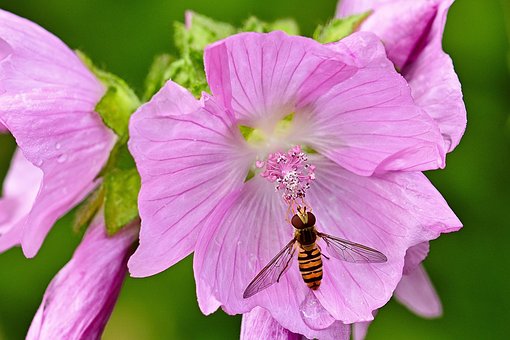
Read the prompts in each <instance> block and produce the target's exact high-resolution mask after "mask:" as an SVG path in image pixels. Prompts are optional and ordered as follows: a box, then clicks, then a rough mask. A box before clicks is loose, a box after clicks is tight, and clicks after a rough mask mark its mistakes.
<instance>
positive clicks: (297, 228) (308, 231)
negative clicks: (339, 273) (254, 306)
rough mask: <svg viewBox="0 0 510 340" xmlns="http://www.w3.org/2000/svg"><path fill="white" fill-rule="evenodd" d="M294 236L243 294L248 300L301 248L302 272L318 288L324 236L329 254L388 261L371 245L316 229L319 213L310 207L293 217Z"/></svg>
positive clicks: (364, 260)
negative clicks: (318, 241) (320, 245)
mask: <svg viewBox="0 0 510 340" xmlns="http://www.w3.org/2000/svg"><path fill="white" fill-rule="evenodd" d="M290 222H291V224H292V226H293V227H294V238H293V239H292V240H290V242H289V243H288V244H287V245H286V246H285V247H284V248H283V249H282V250H281V251H280V252H279V253H278V254H277V255H276V256H275V257H274V258H273V259H272V260H271V261H270V262H269V263H268V264H267V265H266V266H265V267H264V268H263V269H262V270H261V271H260V273H259V274H258V275H257V276H255V278H254V279H253V280H252V281H251V282H250V284H249V285H248V287H247V288H246V290H245V291H244V294H243V297H244V298H245V299H247V298H249V297H251V296H253V295H255V294H257V293H258V292H260V291H262V290H264V289H266V288H268V287H270V286H271V285H273V284H274V283H276V282H279V281H280V278H281V277H282V276H283V274H285V273H286V272H287V270H288V269H289V268H290V262H291V260H292V258H293V257H294V253H295V252H296V249H299V250H298V263H299V271H300V272H301V276H302V277H303V280H304V281H305V283H306V284H307V286H308V287H309V288H310V289H313V290H315V289H318V288H319V286H320V284H321V280H322V256H324V257H325V258H327V259H329V258H328V257H326V256H325V255H324V254H321V248H320V247H319V245H318V244H317V239H318V238H320V239H323V240H324V242H325V243H326V246H327V249H328V253H329V254H330V255H331V256H332V257H335V258H337V259H339V260H343V261H347V262H357V263H380V262H386V261H387V258H386V256H385V255H384V254H383V253H381V252H379V251H377V250H375V249H372V248H370V247H367V246H364V245H362V244H358V243H354V242H351V241H348V240H344V239H341V238H338V237H335V236H331V235H328V234H324V233H321V232H319V231H317V229H316V228H315V222H316V219H315V215H314V214H312V213H311V212H309V211H306V207H301V206H298V207H297V214H295V215H294V216H293V217H292V219H291V221H290Z"/></svg>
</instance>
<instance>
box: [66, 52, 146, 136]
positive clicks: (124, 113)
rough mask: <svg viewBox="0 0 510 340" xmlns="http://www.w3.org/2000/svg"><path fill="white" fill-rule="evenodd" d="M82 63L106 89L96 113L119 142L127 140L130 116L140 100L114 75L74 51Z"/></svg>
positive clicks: (82, 54) (81, 53)
mask: <svg viewBox="0 0 510 340" xmlns="http://www.w3.org/2000/svg"><path fill="white" fill-rule="evenodd" d="M76 53H77V54H78V56H79V57H80V59H81V60H82V61H83V63H84V64H85V65H86V66H87V67H88V68H89V70H90V71H91V72H92V73H94V75H95V76H96V77H97V78H98V79H99V81H101V83H102V84H103V85H104V86H105V87H106V92H105V94H104V95H103V97H102V98H101V100H100V101H99V102H98V103H97V105H96V108H95V110H96V112H97V113H98V114H99V115H100V116H101V119H102V120H103V122H104V123H105V125H106V126H108V127H109V128H110V129H111V130H112V131H113V132H115V134H116V135H117V136H118V137H119V139H120V140H121V141H124V142H126V141H127V139H128V124H129V118H130V117H131V114H132V113H133V112H135V110H136V109H137V108H138V107H139V106H140V100H139V99H138V97H137V96H136V94H135V92H134V91H133V90H132V89H131V88H130V87H129V85H128V84H127V83H126V82H125V81H124V80H122V79H121V78H119V77H117V76H116V75H114V74H111V73H109V72H106V71H103V70H101V69H99V68H98V67H96V66H95V65H94V64H93V63H92V61H91V60H90V59H89V58H88V57H87V56H86V55H85V54H84V53H83V52H81V51H76Z"/></svg>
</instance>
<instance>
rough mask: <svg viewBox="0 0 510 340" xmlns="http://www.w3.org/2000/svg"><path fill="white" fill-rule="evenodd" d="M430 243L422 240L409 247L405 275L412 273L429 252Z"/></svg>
mask: <svg viewBox="0 0 510 340" xmlns="http://www.w3.org/2000/svg"><path fill="white" fill-rule="evenodd" d="M429 249H430V245H429V243H428V242H422V243H419V244H417V245H415V246H412V247H411V248H409V249H407V252H406V257H405V263H404V275H406V274H410V273H412V272H413V271H414V270H415V269H416V268H417V267H418V266H419V265H420V264H421V263H422V261H423V260H425V258H426V257H427V255H428V254H429Z"/></svg>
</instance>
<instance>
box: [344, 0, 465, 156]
mask: <svg viewBox="0 0 510 340" xmlns="http://www.w3.org/2000/svg"><path fill="white" fill-rule="evenodd" d="M452 3H453V0H433V1H428V0H418V1H405V0H386V1H374V0H370V1H358V0H344V1H341V3H340V4H339V7H338V11H337V16H339V17H343V16H346V15H351V14H355V13H362V12H365V11H367V10H369V9H373V10H374V12H373V14H372V15H371V16H370V17H369V18H368V19H367V20H366V21H365V22H364V23H363V24H362V26H361V28H360V30H363V31H370V32H374V33H376V34H377V35H378V36H379V37H380V38H381V39H382V40H383V42H384V44H385V46H386V50H387V51H388V56H389V58H390V59H391V60H392V61H393V62H394V63H395V65H396V66H397V67H399V68H400V69H401V70H402V75H403V76H404V77H405V78H406V79H407V80H408V81H409V85H410V86H411V90H412V94H413V97H414V98H415V100H416V103H417V104H418V105H419V106H420V107H422V108H423V109H425V110H426V111H427V113H428V114H429V115H430V116H431V117H432V118H434V120H435V121H436V122H437V123H438V125H439V128H440V130H441V133H442V135H443V138H444V143H445V149H446V151H452V150H453V149H454V148H455V146H457V145H458V143H459V141H460V138H461V137H462V135H463V133H464V130H465V127H466V108H465V106H464V103H463V101H462V91H461V86H460V82H459V79H458V77H457V75H456V74H455V70H454V68H453V63H452V60H451V59H450V57H449V56H448V55H447V54H446V53H444V52H443V50H442V43H441V41H442V37H443V31H444V27H445V23H446V15H447V12H448V9H449V7H450V6H451V4H452Z"/></svg>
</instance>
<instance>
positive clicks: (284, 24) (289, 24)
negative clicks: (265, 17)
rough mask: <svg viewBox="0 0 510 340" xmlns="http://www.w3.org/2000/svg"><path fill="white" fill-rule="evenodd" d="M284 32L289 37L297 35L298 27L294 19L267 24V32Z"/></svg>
mask: <svg viewBox="0 0 510 340" xmlns="http://www.w3.org/2000/svg"><path fill="white" fill-rule="evenodd" d="M271 31H284V32H286V33H287V34H290V35H299V25H298V24H297V22H296V21H295V20H294V19H289V18H287V19H279V20H275V21H273V22H271V23H269V32H271Z"/></svg>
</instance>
